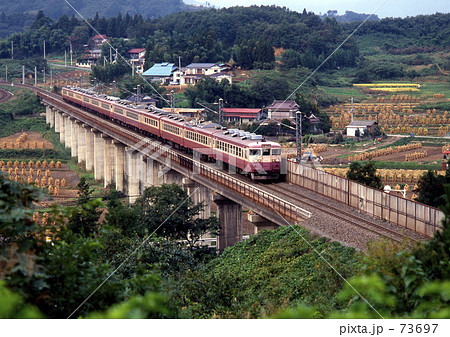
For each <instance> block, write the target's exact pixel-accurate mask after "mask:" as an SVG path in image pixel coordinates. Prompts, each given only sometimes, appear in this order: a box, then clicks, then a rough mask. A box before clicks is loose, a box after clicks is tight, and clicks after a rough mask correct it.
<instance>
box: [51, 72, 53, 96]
mask: <svg viewBox="0 0 450 337" xmlns="http://www.w3.org/2000/svg"><path fill="white" fill-rule="evenodd" d="M52 86H53V70H50V91H52Z"/></svg>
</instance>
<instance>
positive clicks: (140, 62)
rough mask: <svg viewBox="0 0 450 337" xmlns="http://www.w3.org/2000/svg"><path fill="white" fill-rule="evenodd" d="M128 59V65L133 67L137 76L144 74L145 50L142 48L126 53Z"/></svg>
mask: <svg viewBox="0 0 450 337" xmlns="http://www.w3.org/2000/svg"><path fill="white" fill-rule="evenodd" d="M128 55H129V57H130V63H131V64H132V66H133V67H134V69H135V71H136V73H137V74H142V73H143V72H144V65H145V49H144V48H133V49H130V50H129V51H128Z"/></svg>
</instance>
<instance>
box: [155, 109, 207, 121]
mask: <svg viewBox="0 0 450 337" xmlns="http://www.w3.org/2000/svg"><path fill="white" fill-rule="evenodd" d="M163 110H165V111H167V112H171V111H172V109H171V108H163ZM173 112H174V113H176V114H179V115H181V116H183V117H185V118H194V119H202V118H203V114H204V113H205V109H195V108H175V109H173Z"/></svg>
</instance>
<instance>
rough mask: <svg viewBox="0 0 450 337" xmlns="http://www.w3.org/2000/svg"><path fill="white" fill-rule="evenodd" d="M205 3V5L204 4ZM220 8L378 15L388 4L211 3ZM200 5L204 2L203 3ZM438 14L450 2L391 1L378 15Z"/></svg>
mask: <svg viewBox="0 0 450 337" xmlns="http://www.w3.org/2000/svg"><path fill="white" fill-rule="evenodd" d="M204 1H205V0H203V1H201V2H204ZM208 1H209V3H211V4H212V5H215V6H216V7H230V6H250V5H273V4H275V5H278V6H286V7H288V8H290V9H292V10H295V11H297V12H301V11H303V8H306V10H307V11H312V12H314V13H316V14H319V13H326V12H327V11H328V10H330V9H335V10H338V11H339V14H344V13H345V11H346V10H350V11H353V12H357V13H368V14H371V13H372V12H374V11H375V10H376V9H377V8H378V7H379V6H380V5H381V4H382V3H383V2H384V1H385V0H373V1H366V0H208ZM199 2H200V1H199ZM436 12H440V13H449V12H450V0H387V1H386V2H385V3H384V5H383V6H382V7H381V8H380V9H379V10H378V11H376V13H375V14H377V15H378V16H379V17H380V18H384V17H406V16H416V15H419V14H434V13H436Z"/></svg>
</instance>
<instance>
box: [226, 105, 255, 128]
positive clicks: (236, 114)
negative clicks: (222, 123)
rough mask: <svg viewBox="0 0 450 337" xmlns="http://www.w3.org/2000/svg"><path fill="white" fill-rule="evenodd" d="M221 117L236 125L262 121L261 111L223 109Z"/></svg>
mask: <svg viewBox="0 0 450 337" xmlns="http://www.w3.org/2000/svg"><path fill="white" fill-rule="evenodd" d="M223 117H224V119H225V120H227V121H228V122H235V123H237V124H242V123H252V122H254V121H259V120H261V119H262V110H261V109H244V108H224V109H223Z"/></svg>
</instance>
